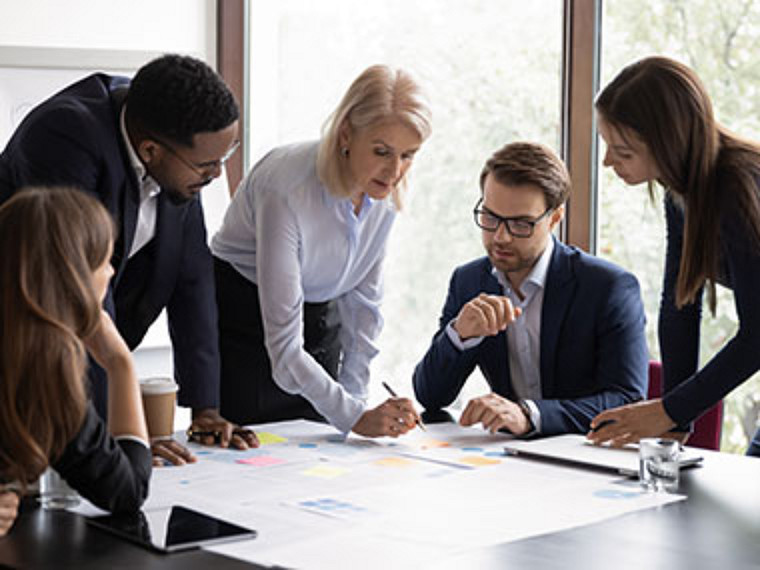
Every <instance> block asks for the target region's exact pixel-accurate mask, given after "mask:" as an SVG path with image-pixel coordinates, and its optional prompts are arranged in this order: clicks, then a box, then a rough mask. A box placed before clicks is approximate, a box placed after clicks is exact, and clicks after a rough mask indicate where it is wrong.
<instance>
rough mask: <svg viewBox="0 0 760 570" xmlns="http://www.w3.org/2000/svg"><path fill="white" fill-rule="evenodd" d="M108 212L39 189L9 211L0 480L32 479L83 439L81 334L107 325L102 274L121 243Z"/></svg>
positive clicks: (3, 248) (1, 252) (4, 231)
mask: <svg viewBox="0 0 760 570" xmlns="http://www.w3.org/2000/svg"><path fill="white" fill-rule="evenodd" d="M113 234H114V228H113V222H112V220H111V217H110V216H109V214H108V212H107V211H106V210H105V208H104V207H103V206H102V205H101V204H100V203H99V202H98V201H97V200H95V199H94V198H92V197H90V196H88V195H86V194H84V193H83V192H80V191H77V190H74V189H65V188H29V189H26V190H23V191H20V192H18V193H17V194H15V195H14V196H13V197H12V198H11V199H10V200H8V201H7V202H6V203H5V204H4V205H3V206H2V207H0V476H2V478H3V479H5V480H18V481H20V482H21V483H27V482H31V481H33V480H34V479H36V478H37V477H39V475H40V474H41V473H42V471H43V470H44V469H45V467H46V466H47V465H48V463H49V462H50V461H51V460H55V459H56V458H57V457H58V456H59V455H60V454H61V453H62V451H63V449H64V447H65V446H66V444H68V442H69V441H70V440H71V439H72V438H73V437H74V436H75V435H76V433H77V432H78V430H79V429H80V427H81V424H82V421H83V419H84V412H85V406H86V402H87V397H86V394H85V387H84V375H85V369H86V365H87V359H86V351H85V349H84V346H83V345H82V342H81V340H80V339H82V338H85V337H87V336H89V335H90V334H92V333H93V331H94V330H95V328H96V327H97V324H98V322H99V315H100V300H99V299H98V296H97V293H96V291H95V290H94V288H93V283H92V273H93V271H94V270H95V269H96V268H97V267H99V266H100V265H102V263H103V262H104V261H105V260H106V256H107V255H108V252H109V250H110V247H111V243H112V240H113Z"/></svg>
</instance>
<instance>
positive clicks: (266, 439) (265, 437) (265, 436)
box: [256, 431, 288, 445]
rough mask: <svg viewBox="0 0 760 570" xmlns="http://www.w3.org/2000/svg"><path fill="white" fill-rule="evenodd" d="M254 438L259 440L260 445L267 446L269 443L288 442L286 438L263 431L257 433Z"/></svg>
mask: <svg viewBox="0 0 760 570" xmlns="http://www.w3.org/2000/svg"><path fill="white" fill-rule="evenodd" d="M256 436H257V437H258V438H259V443H260V444H261V445H269V444H271V443H284V442H286V441H288V438H287V437H282V436H279V435H276V434H273V433H268V432H265V431H257V432H256Z"/></svg>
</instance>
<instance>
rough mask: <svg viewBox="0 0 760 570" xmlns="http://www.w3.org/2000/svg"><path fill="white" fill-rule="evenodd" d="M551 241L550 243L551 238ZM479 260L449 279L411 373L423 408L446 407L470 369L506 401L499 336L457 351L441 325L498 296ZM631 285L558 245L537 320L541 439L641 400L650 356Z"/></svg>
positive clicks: (622, 275)
mask: <svg viewBox="0 0 760 570" xmlns="http://www.w3.org/2000/svg"><path fill="white" fill-rule="evenodd" d="M553 239H554V238H553ZM491 270H492V266H491V262H490V261H489V260H488V258H487V257H483V258H481V259H478V260H476V261H473V262H470V263H468V264H466V265H463V266H461V267H458V268H457V269H456V270H455V271H454V274H453V276H452V278H451V282H450V285H449V293H448V297H447V299H446V304H445V305H444V307H443V314H442V315H441V319H440V329H439V330H438V332H437V333H436V334H435V336H434V337H433V342H432V345H431V346H430V349H429V350H428V352H427V354H425V356H424V358H423V359H422V361H421V362H420V363H419V364H418V365H417V368H416V369H415V371H414V390H415V394H416V396H417V399H418V400H419V401H420V403H421V404H422V405H423V406H424V407H425V408H426V409H429V410H436V409H440V408H443V407H445V406H448V405H449V404H451V403H452V402H453V401H454V400H455V398H456V397H457V395H458V394H459V391H460V390H461V389H462V386H463V385H464V383H465V381H466V380H467V378H468V377H469V376H470V373H471V372H472V371H473V369H474V368H475V366H478V367H479V368H480V370H481V371H482V372H483V375H484V376H485V378H486V380H487V381H488V384H489V385H490V387H491V389H492V390H493V391H494V392H495V393H497V394H500V395H502V396H504V397H506V398H509V399H510V400H515V399H516V395H515V393H514V391H513V389H512V382H511V380H510V370H509V354H508V350H507V339H506V332H501V333H499V334H498V335H496V336H491V337H486V338H484V339H483V340H482V342H481V343H480V344H478V345H477V346H475V347H473V348H470V349H467V350H463V351H460V350H459V349H458V348H457V347H455V346H454V344H453V343H452V342H451V340H450V339H449V337H448V335H447V334H446V331H445V329H446V326H447V325H448V324H449V323H450V322H451V321H452V320H454V319H455V318H456V317H457V315H458V314H459V311H460V309H461V308H462V306H463V305H464V304H465V303H467V302H468V301H470V300H471V299H473V298H474V297H476V296H478V295H479V294H480V293H488V294H492V295H502V294H503V291H502V288H501V285H500V284H499V282H498V281H497V280H496V278H495V277H494V276H493V274H492V273H491ZM644 325H645V317H644V309H643V306H642V303H641V295H640V292H639V284H638V281H637V280H636V278H635V277H634V276H633V275H631V274H630V273H627V272H625V271H623V270H622V269H621V268H619V267H617V266H615V265H613V264H611V263H609V262H606V261H604V260H601V259H599V258H596V257H593V256H591V255H588V254H585V253H583V252H581V251H580V250H578V249H576V248H573V247H568V246H566V245H564V244H562V243H560V242H559V241H557V240H556V239H555V243H554V251H553V253H552V257H551V261H550V264H549V269H548V271H547V277H546V285H545V290H544V302H543V307H542V313H541V348H540V355H541V356H540V367H541V390H542V399H540V400H535V403H536V405H537V406H538V409H539V411H540V413H541V433H542V434H543V435H551V434H558V433H568V432H576V433H584V432H586V431H588V429H589V423H590V421H591V419H592V418H593V417H594V416H595V415H596V414H598V413H599V412H601V411H602V410H604V409H606V408H612V407H616V406H620V405H623V404H626V403H628V402H631V401H633V400H636V399H640V398H643V397H644V395H645V392H646V385H647V365H648V361H649V355H648V350H647V344H646V337H645V333H644Z"/></svg>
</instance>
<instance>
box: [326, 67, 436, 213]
mask: <svg viewBox="0 0 760 570" xmlns="http://www.w3.org/2000/svg"><path fill="white" fill-rule="evenodd" d="M394 119H395V120H398V121H400V122H401V123H403V124H404V125H406V126H408V127H410V128H411V129H412V130H414V131H415V132H416V133H417V134H418V135H419V136H420V138H421V139H422V140H425V139H426V138H427V137H428V136H430V132H431V113H430V109H429V107H428V105H427V102H426V101H425V98H424V96H423V94H422V90H421V89H420V86H419V85H418V84H417V82H416V81H415V80H414V79H413V78H412V76H411V75H409V73H407V72H406V71H404V70H403V69H394V68H391V67H389V66H387V65H373V66H371V67H368V68H367V69H365V70H364V71H363V72H362V73H361V75H359V77H357V78H356V79H355V80H354V82H353V83H352V84H351V86H350V87H349V88H348V91H347V92H346V94H345V95H344V96H343V99H342V100H341V102H340V104H339V105H338V108H337V109H335V111H333V113H332V114H331V115H330V117H328V119H327V121H326V122H325V126H324V128H323V130H322V140H321V142H320V145H319V152H318V155H317V175H318V176H319V179H320V180H321V181H322V183H323V184H324V185H325V186H326V187H327V189H328V190H329V191H330V193H332V194H333V195H334V196H338V197H341V198H346V197H348V196H350V195H351V192H352V190H353V188H352V182H353V181H352V180H351V175H350V172H348V169H347V168H346V161H345V160H344V159H343V156H342V154H341V148H340V129H341V127H342V126H343V125H346V126H348V128H350V129H351V131H352V132H357V131H361V130H363V129H366V128H369V127H373V126H375V125H378V124H380V123H382V122H385V121H389V120H394ZM405 189H406V177H404V179H403V180H402V181H401V183H400V184H399V185H398V186H397V187H396V188H394V190H393V194H392V198H393V202H394V204H395V205H396V207H397V208H398V209H400V208H401V204H402V202H403V200H402V193H403V190H405Z"/></svg>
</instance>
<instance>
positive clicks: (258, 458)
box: [236, 455, 285, 467]
mask: <svg viewBox="0 0 760 570" xmlns="http://www.w3.org/2000/svg"><path fill="white" fill-rule="evenodd" d="M236 463H245V464H246V465H253V466H254V467H267V466H268V465H277V464H278V463H285V460H284V459H279V458H277V457H272V456H271V455H255V456H253V457H247V458H246V459H238V460H237V461H236Z"/></svg>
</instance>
